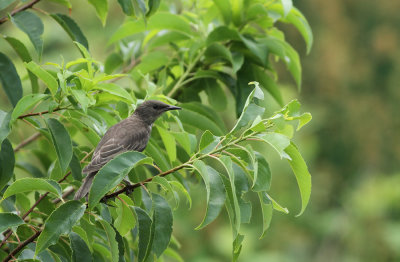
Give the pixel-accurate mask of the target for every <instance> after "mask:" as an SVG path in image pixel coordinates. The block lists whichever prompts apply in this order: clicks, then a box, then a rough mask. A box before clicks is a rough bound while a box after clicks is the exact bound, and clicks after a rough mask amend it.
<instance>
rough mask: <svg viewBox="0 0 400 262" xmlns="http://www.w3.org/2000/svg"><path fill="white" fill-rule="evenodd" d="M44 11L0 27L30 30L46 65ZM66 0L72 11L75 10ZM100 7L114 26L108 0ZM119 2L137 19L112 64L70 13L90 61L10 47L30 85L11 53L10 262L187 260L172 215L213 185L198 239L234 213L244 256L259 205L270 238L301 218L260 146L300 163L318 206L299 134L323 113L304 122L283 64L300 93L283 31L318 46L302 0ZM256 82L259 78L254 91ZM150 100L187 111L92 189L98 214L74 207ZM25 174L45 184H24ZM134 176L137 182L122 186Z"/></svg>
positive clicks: (4, 164)
mask: <svg viewBox="0 0 400 262" xmlns="http://www.w3.org/2000/svg"><path fill="white" fill-rule="evenodd" d="M12 2H14V1H9V4H11V3H12ZM37 2H38V1H32V2H30V3H27V4H25V5H22V6H21V7H20V8H16V9H14V10H15V11H12V12H11V15H10V17H9V18H7V17H5V18H4V19H1V20H0V23H4V22H6V21H7V20H8V19H10V20H11V22H12V23H13V24H14V25H15V26H16V27H18V28H19V29H21V30H22V31H23V32H24V33H25V34H27V36H28V38H29V39H30V41H31V42H32V44H33V46H34V49H35V51H36V54H37V56H38V58H39V60H40V57H41V55H42V52H43V36H42V34H43V23H42V20H41V18H40V16H39V15H38V14H37V11H27V10H26V9H29V8H30V7H32V6H33V5H34V4H35V3H37ZM55 2H57V3H59V4H61V5H64V6H66V7H67V8H71V3H70V2H69V1H68V0H63V1H55ZM89 3H90V4H91V5H93V6H94V7H95V10H96V12H97V15H98V16H99V18H100V20H101V22H102V23H103V24H105V22H106V17H107V12H108V2H107V1H105V0H103V1H89ZM118 3H119V5H120V6H121V9H122V11H123V13H124V14H125V15H126V16H127V19H126V21H125V22H124V23H123V24H122V25H121V27H120V28H119V29H118V30H117V31H116V32H115V33H114V34H113V35H112V36H111V37H110V40H109V44H110V45H112V46H114V48H115V49H114V51H113V52H112V53H111V54H110V55H109V56H108V58H107V59H106V61H105V62H104V63H102V62H100V61H97V60H96V59H95V58H94V57H92V55H91V53H90V52H89V50H90V49H89V44H88V40H87V38H86V37H85V36H84V34H83V32H82V30H81V29H80V27H79V25H78V24H77V23H76V22H75V21H73V20H72V18H71V17H69V16H67V15H64V14H46V15H48V16H49V17H51V18H52V19H54V20H55V22H56V23H58V24H59V25H60V26H61V27H62V28H63V29H64V30H65V31H66V33H67V34H68V35H69V37H70V38H71V39H72V40H73V41H74V44H75V45H76V47H77V48H78V50H79V52H80V53H81V55H82V57H80V58H77V59H75V60H73V61H69V62H66V63H65V62H63V63H61V64H55V63H50V62H46V63H38V62H36V61H34V60H33V59H32V55H31V54H30V53H29V51H28V49H27V48H26V43H24V42H22V41H20V40H18V39H17V38H12V37H8V36H5V37H4V39H5V41H6V42H7V43H9V44H10V45H11V46H12V47H13V49H14V50H15V51H16V53H17V54H18V56H19V57H20V58H21V59H22V61H23V62H24V65H25V67H26V70H27V71H26V72H27V78H21V77H20V76H19V75H18V73H17V71H16V69H15V67H14V65H13V61H11V60H10V59H9V58H8V57H7V56H6V55H5V54H2V53H0V68H3V69H6V70H4V71H3V70H2V72H1V73H0V79H1V82H2V87H3V89H4V91H5V94H6V95H7V97H8V99H9V100H10V103H11V105H12V109H11V110H9V111H0V123H1V129H0V135H1V136H0V138H1V141H0V142H1V151H0V163H1V169H0V172H1V173H0V178H1V179H0V187H1V188H0V190H2V200H1V210H2V213H0V215H1V216H0V219H1V221H4V223H2V226H3V225H5V226H4V227H5V228H4V229H3V228H2V230H5V229H6V227H9V229H8V230H6V231H5V232H4V233H3V234H4V236H5V237H4V239H3V241H2V242H1V244H0V246H1V247H2V248H3V249H2V251H1V252H0V257H1V258H3V259H4V261H7V260H9V259H11V258H13V257H18V258H19V259H36V260H39V261H43V260H46V261H47V260H51V261H53V260H55V261H59V260H67V261H69V260H74V261H82V260H83V261H87V260H95V261H124V260H127V261H131V260H133V257H135V259H138V260H139V261H145V260H157V259H158V258H160V257H164V256H172V257H173V258H175V259H177V260H180V259H181V258H180V257H179V255H178V253H177V251H176V248H177V247H178V245H177V243H176V241H175V240H174V237H173V236H172V225H173V215H172V214H173V209H174V208H177V206H178V205H179V204H180V202H181V201H180V199H181V198H184V199H186V200H187V202H188V203H191V202H192V199H191V196H190V192H189V187H188V183H189V182H190V181H192V182H193V180H194V178H199V179H200V178H201V180H202V181H203V182H204V185H205V189H206V199H207V200H206V201H207V209H206V211H205V215H204V218H203V220H202V221H201V223H200V225H199V226H198V227H197V229H201V228H203V227H205V226H207V225H209V224H210V223H212V222H213V221H214V220H215V219H216V217H217V216H218V215H219V213H220V212H221V210H222V209H223V207H225V208H226V211H227V213H228V215H229V218H230V222H231V225H232V238H233V248H232V251H233V260H236V259H237V257H238V256H239V254H240V251H241V247H242V241H243V238H244V235H242V234H240V232H241V231H240V228H241V225H242V224H243V223H249V222H250V218H251V216H252V212H251V211H252V205H253V203H252V202H251V201H249V200H248V199H249V197H250V196H252V195H254V196H256V197H257V198H258V199H259V202H260V205H261V207H262V217H263V225H262V230H261V234H260V235H261V236H264V235H265V233H266V231H267V229H268V227H269V223H270V221H271V217H272V210H273V209H275V210H278V211H281V212H285V213H287V212H288V210H287V209H286V208H284V207H282V206H280V205H279V204H278V203H277V202H276V201H275V200H274V199H273V198H272V196H271V195H270V193H269V189H270V186H271V176H272V174H271V171H270V168H269V164H268V160H267V159H266V158H265V157H264V156H263V155H261V154H260V153H258V152H256V151H255V150H254V149H253V147H252V146H251V144H250V143H249V141H251V142H256V143H263V144H265V145H269V146H271V147H272V148H273V149H274V150H275V151H276V152H277V153H278V155H279V156H280V157H281V158H282V159H286V160H287V161H288V162H289V164H290V166H291V167H292V169H293V172H294V174H295V177H296V179H297V182H298V186H299V189H300V195H301V199H302V201H301V203H302V205H301V210H300V212H299V215H300V214H301V213H302V212H303V211H304V209H305V208H306V206H307V204H308V201H309V197H310V193H311V177H310V174H309V172H308V169H307V166H306V164H305V162H304V160H303V158H302V157H301V155H300V153H299V151H298V149H297V147H296V146H295V144H294V143H293V141H292V138H293V135H294V131H295V129H294V126H297V129H296V131H297V130H299V129H300V128H301V127H302V126H303V125H305V124H306V123H307V122H308V121H310V120H311V115H310V114H309V113H303V114H302V113H300V110H299V108H300V104H299V102H298V101H297V100H293V101H291V102H290V103H288V104H287V105H286V106H283V98H282V95H281V93H280V90H279V88H278V85H277V83H276V75H277V72H275V70H274V63H273V62H271V60H272V59H271V58H276V59H280V60H282V61H283V63H285V64H286V66H287V68H288V71H289V72H290V73H291V74H292V76H293V79H294V80H295V82H296V84H297V86H298V87H300V82H301V66H300V61H299V57H298V54H297V52H296V51H295V50H294V49H293V48H292V47H291V46H290V44H289V43H287V42H286V41H285V39H284V34H283V33H282V32H281V31H280V30H278V29H277V28H276V27H275V23H276V22H277V21H281V22H284V23H290V24H293V25H294V26H295V27H296V28H297V29H298V30H299V31H300V33H301V34H302V35H303V37H304V39H305V40H306V43H307V46H308V49H309V48H310V47H311V45H312V35H311V31H310V28H309V26H308V24H307V21H306V20H305V18H304V17H303V15H302V14H301V13H300V11H299V10H297V9H296V8H295V7H293V6H292V4H291V1H282V2H281V1H262V2H261V1H249V2H244V1H228V0H225V1H200V2H198V1H194V2H193V3H188V2H182V3H180V5H177V4H175V5H171V6H173V7H175V8H176V9H175V10H174V11H172V12H171V11H170V10H171V6H170V5H169V3H160V1H149V2H147V3H145V2H143V1H130V0H119V1H118ZM4 7H5V6H2V8H4ZM172 9H173V8H172ZM45 51H46V50H44V52H45ZM126 78H129V79H131V80H132V84H133V87H132V88H129V89H126V88H124V86H123V85H122V84H121V83H122V82H120V81H122V80H124V79H126ZM21 79H22V81H21ZM39 80H40V81H39ZM28 81H29V82H30V85H31V90H30V92H29V94H25V95H23V88H22V85H23V86H26V85H29V82H28ZM250 81H257V82H251V83H250V85H248V83H249V82H250ZM21 83H22V84H21ZM39 83H40V84H39ZM259 83H260V84H259ZM26 90H27V89H24V92H26ZM265 93H268V94H270V95H271V96H272V97H273V98H274V99H275V100H276V101H277V102H278V104H280V105H281V106H283V107H282V109H281V110H279V111H277V112H276V113H274V114H273V115H270V116H265V114H264V110H265V108H264V105H263V100H264V94H265ZM227 94H231V96H233V98H234V100H235V105H236V114H235V115H236V116H237V120H236V123H235V124H234V125H233V126H227V125H226V124H224V122H223V120H222V119H221V117H220V115H219V114H218V112H219V111H223V110H226V109H227V106H228V104H229V101H228V99H227V97H228V95H227ZM147 99H158V100H163V101H165V102H168V103H176V102H177V101H179V103H180V104H179V105H180V106H182V108H183V110H182V111H181V112H179V114H176V113H168V115H166V116H164V117H163V118H161V119H160V120H158V121H157V122H156V123H155V125H154V129H153V130H154V131H153V133H152V137H151V140H150V142H149V145H148V146H147V148H146V150H145V152H143V153H139V152H126V153H124V154H121V155H119V156H117V157H116V158H115V159H113V160H111V161H110V162H109V163H107V164H106V165H105V166H104V167H103V168H102V169H101V170H100V171H99V172H98V174H97V175H96V177H95V179H94V181H93V186H92V188H91V190H90V193H89V196H88V203H87V206H85V205H84V204H83V203H82V202H78V201H76V200H70V199H71V196H70V194H71V193H72V192H73V191H74V189H75V188H77V187H78V186H79V184H80V182H81V180H82V174H81V168H82V165H83V164H84V163H85V161H86V160H87V159H88V158H89V157H90V155H91V152H93V148H94V147H95V146H96V145H97V143H98V142H99V140H100V137H101V136H102V135H103V134H104V133H105V132H106V130H107V129H108V128H109V127H110V126H111V125H113V124H115V123H117V122H118V121H119V120H121V119H123V118H126V117H127V116H128V115H130V114H131V113H132V112H133V110H134V108H135V106H136V105H137V103H140V102H141V101H143V100H147ZM23 128H31V129H33V130H35V132H37V133H35V134H34V135H33V136H32V137H30V138H28V139H26V140H24V141H22V142H20V144H19V145H18V146H17V147H15V149H14V150H13V141H12V139H11V136H12V134H13V133H14V132H17V131H18V130H21V129H23ZM228 130H230V131H228ZM33 141H35V143H36V145H37V148H36V149H28V150H27V152H28V154H29V155H30V156H31V158H32V159H37V160H38V161H36V162H35V161H32V163H25V162H18V161H17V162H15V154H16V153H17V152H18V151H19V150H20V149H21V148H22V147H24V146H26V145H27V144H29V143H32V142H33ZM14 165H15V167H18V168H21V169H23V170H25V171H27V172H28V173H30V175H31V176H34V177H28V178H23V179H17V178H16V177H15V176H14V175H13V174H14V171H15V170H14ZM126 176H128V177H129V180H130V181H131V182H132V183H133V184H131V185H125V186H124V185H122V184H121V182H122V180H123V178H124V177H126ZM38 191H42V192H45V193H44V194H42V195H40V194H39V193H38ZM32 192H35V193H34V194H33V193H32ZM50 193H52V194H50ZM125 193H126V194H125ZM32 203H33V204H32ZM17 215H18V216H17ZM21 219H22V220H21ZM260 227H261V226H260ZM31 230H33V231H34V232H33V233H32V232H31ZM12 235H13V238H11V236H12ZM12 239H15V240H16V241H10V240H12ZM36 239H37V242H36V244H33V241H34V240H36Z"/></svg>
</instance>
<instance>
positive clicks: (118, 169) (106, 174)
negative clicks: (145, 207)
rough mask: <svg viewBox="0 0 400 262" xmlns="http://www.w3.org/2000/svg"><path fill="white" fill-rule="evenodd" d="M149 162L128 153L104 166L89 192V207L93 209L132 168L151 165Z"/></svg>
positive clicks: (130, 152)
mask: <svg viewBox="0 0 400 262" xmlns="http://www.w3.org/2000/svg"><path fill="white" fill-rule="evenodd" d="M149 160H151V159H150V158H148V157H146V155H144V154H142V153H139V152H136V151H128V152H125V153H122V154H120V155H118V156H116V157H115V158H114V159H112V160H111V161H109V162H108V163H107V164H105V165H104V166H103V167H102V168H101V169H100V170H99V172H98V173H97V174H96V176H95V177H94V180H93V184H92V187H91V189H90V192H89V202H88V204H89V207H90V208H93V207H94V206H95V205H96V204H97V203H99V201H100V200H101V199H102V197H103V196H104V195H105V194H106V193H107V192H108V191H110V190H111V189H112V188H114V187H116V186H117V185H118V184H119V183H120V182H121V181H122V179H123V178H124V177H125V176H126V175H127V174H128V173H129V171H130V170H131V169H132V168H133V167H135V166H137V165H140V164H144V163H147V164H148V163H150V164H151V161H150V162H149Z"/></svg>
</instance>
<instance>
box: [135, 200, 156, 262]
mask: <svg viewBox="0 0 400 262" xmlns="http://www.w3.org/2000/svg"><path fill="white" fill-rule="evenodd" d="M134 209H135V213H136V217H137V218H138V230H139V244H138V261H140V262H141V261H145V260H146V258H147V257H148V255H149V253H150V250H151V246H152V243H153V239H154V232H151V225H152V220H151V218H150V216H149V215H148V214H147V213H146V211H144V210H143V209H141V208H140V207H137V206H135V207H134ZM152 233H153V234H152Z"/></svg>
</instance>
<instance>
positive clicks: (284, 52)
mask: <svg viewBox="0 0 400 262" xmlns="http://www.w3.org/2000/svg"><path fill="white" fill-rule="evenodd" d="M260 41H262V43H263V44H265V45H266V46H267V47H268V49H269V50H270V52H271V53H274V54H276V55H277V56H278V57H280V58H281V59H282V61H283V62H284V63H285V64H286V67H287V68H288V70H289V71H290V73H291V75H292V76H293V78H294V80H295V81H296V84H297V87H298V89H299V90H300V88H301V64H300V58H299V54H298V53H297V51H296V50H295V49H294V48H293V47H292V46H291V45H290V44H288V43H287V42H285V41H283V40H280V39H278V38H276V37H273V36H268V37H266V38H263V39H260Z"/></svg>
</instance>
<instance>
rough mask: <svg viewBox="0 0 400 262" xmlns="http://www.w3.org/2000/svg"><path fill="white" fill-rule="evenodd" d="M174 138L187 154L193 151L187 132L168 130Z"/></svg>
mask: <svg viewBox="0 0 400 262" xmlns="http://www.w3.org/2000/svg"><path fill="white" fill-rule="evenodd" d="M170 133H171V134H172V135H173V136H174V137H175V140H176V141H177V142H178V143H179V144H180V145H181V146H182V147H183V149H184V150H185V151H186V153H188V154H189V155H190V154H191V153H192V152H193V151H192V147H191V144H190V138H189V134H188V133H187V132H170Z"/></svg>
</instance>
